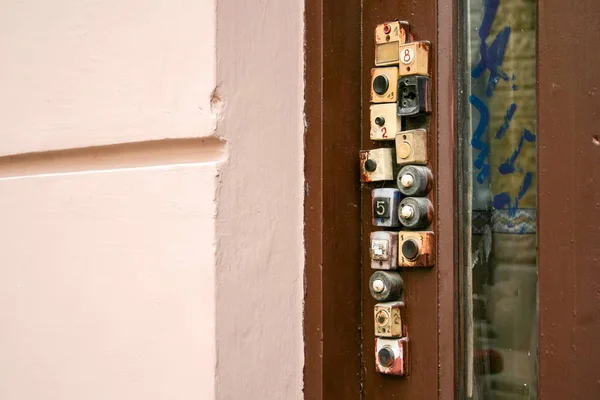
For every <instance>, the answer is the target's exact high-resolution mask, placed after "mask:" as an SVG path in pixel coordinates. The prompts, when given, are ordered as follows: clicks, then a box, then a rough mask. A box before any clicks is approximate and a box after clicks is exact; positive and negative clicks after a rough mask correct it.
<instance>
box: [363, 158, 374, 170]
mask: <svg viewBox="0 0 600 400" xmlns="http://www.w3.org/2000/svg"><path fill="white" fill-rule="evenodd" d="M365 169H366V170H367V171H369V172H373V171H375V170H376V169H377V162H375V160H371V159H370V158H369V159H368V160H367V161H365Z"/></svg>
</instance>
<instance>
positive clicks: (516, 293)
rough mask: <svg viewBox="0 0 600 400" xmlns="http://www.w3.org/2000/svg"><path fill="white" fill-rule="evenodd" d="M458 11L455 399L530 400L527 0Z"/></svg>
mask: <svg viewBox="0 0 600 400" xmlns="http://www.w3.org/2000/svg"><path fill="white" fill-rule="evenodd" d="M459 14H460V18H461V23H460V24H459V25H460V26H461V29H462V32H461V36H460V40H459V47H460V50H459V51H460V66H459V69H458V70H459V71H460V76H459V85H458V91H459V92H458V98H459V99H460V100H461V101H460V102H459V115H458V121H459V127H458V128H459V129H458V132H459V137H458V144H459V169H460V171H461V173H460V175H459V197H460V200H461V207H462V213H461V229H460V232H461V235H462V237H461V241H462V253H461V268H462V271H461V274H460V275H461V277H462V281H461V304H462V306H461V308H462V313H461V327H462V329H461V334H460V335H459V336H460V337H461V346H460V349H462V352H463V356H462V361H463V362H462V367H461V381H462V383H463V384H462V390H461V391H462V398H469V399H477V400H481V399H485V400H488V399H517V400H520V399H536V398H537V261H536V243H537V242H536V240H537V236H536V197H537V196H536V176H537V167H536V126H535V124H536V76H535V74H536V69H535V68H536V58H535V55H536V48H535V43H536V31H535V27H536V3H535V1H534V0H462V4H461V7H460V13H459Z"/></svg>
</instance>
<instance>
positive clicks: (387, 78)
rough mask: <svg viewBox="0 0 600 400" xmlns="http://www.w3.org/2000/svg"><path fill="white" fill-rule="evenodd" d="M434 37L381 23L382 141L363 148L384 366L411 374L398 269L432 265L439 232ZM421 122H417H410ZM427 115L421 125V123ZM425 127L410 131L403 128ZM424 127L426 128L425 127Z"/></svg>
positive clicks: (378, 106)
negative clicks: (417, 36) (433, 197)
mask: <svg viewBox="0 0 600 400" xmlns="http://www.w3.org/2000/svg"><path fill="white" fill-rule="evenodd" d="M430 46H431V44H430V42H427V41H413V38H412V35H411V34H410V30H409V24H408V22H404V21H393V22H387V23H384V24H381V25H378V26H377V27H376V29H375V65H376V67H375V68H373V69H372V70H371V97H370V100H371V106H370V121H371V123H370V125H371V128H370V138H371V140H374V141H377V142H378V143H379V144H380V145H381V147H379V148H377V149H373V150H361V151H360V172H361V180H362V181H363V182H377V186H378V188H375V189H372V191H371V203H372V212H373V217H372V223H373V226H375V227H379V228H383V229H382V230H378V231H374V232H371V235H370V255H371V268H372V269H373V270H376V271H375V272H374V273H373V275H372V276H371V279H370V281H369V286H370V291H371V295H372V296H373V297H374V298H375V299H376V300H377V301H378V303H377V304H376V305H375V310H374V321H375V336H376V338H375V359H376V369H377V371H378V372H381V373H384V374H391V375H401V376H404V375H407V373H408V337H407V329H406V326H405V325H404V324H403V321H402V313H403V310H404V307H405V303H404V301H403V300H404V298H403V282H402V277H401V276H400V273H399V272H398V269H399V268H405V267H432V266H433V265H434V261H435V260H434V257H435V236H434V233H433V232H431V231H430V225H431V221H432V219H433V204H432V203H431V201H430V200H429V198H427V195H428V194H429V192H430V191H431V187H432V184H433V174H432V173H431V170H430V169H429V168H428V164H429V159H428V155H427V129H425V128H426V127H427V122H428V120H429V119H428V118H427V115H428V114H429V113H430V112H431V100H430V96H431V94H430V91H431V89H430V81H429V76H430V64H431V62H430V51H429V50H430ZM413 121H417V123H416V124H415V123H412V122H413ZM419 121H421V124H419V123H418V122H419ZM404 125H407V126H412V127H415V126H422V127H421V128H419V129H406V130H403V126H404ZM423 127H425V128H423Z"/></svg>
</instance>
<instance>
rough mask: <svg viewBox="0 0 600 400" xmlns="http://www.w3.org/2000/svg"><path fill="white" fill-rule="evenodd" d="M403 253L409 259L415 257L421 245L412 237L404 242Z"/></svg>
mask: <svg viewBox="0 0 600 400" xmlns="http://www.w3.org/2000/svg"><path fill="white" fill-rule="evenodd" d="M402 254H403V255H404V257H406V258H408V259H409V260H413V259H415V258H416V257H417V256H418V255H419V245H418V244H417V242H415V241H414V240H412V239H408V240H407V241H405V242H404V243H402Z"/></svg>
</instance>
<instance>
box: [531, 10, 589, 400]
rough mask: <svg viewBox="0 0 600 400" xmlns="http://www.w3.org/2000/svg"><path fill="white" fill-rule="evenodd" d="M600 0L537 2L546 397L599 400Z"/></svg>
mask: <svg viewBox="0 0 600 400" xmlns="http://www.w3.org/2000/svg"><path fill="white" fill-rule="evenodd" d="M599 19H600V2H598V1H597V0H577V1H573V2H571V3H569V4H568V6H567V5H566V4H565V3H564V2H560V1H558V0H550V1H549V0H544V1H539V2H538V28H537V29H538V48H537V57H538V74H537V77H538V107H537V108H538V124H537V131H538V135H537V136H538V171H539V175H538V268H539V273H538V279H539V352H538V354H539V355H538V360H539V367H538V377H539V394H540V399H542V400H549V399H557V400H558V399H600V383H599V382H600V368H598V363H599V360H600V340H599V339H598V336H599V335H600V145H599V143H598V139H600V137H599V135H600V112H599V110H600V92H598V90H599V89H600V67H599V66H600V50H598V46H597V43H598V42H599V41H600V22H599Z"/></svg>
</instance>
